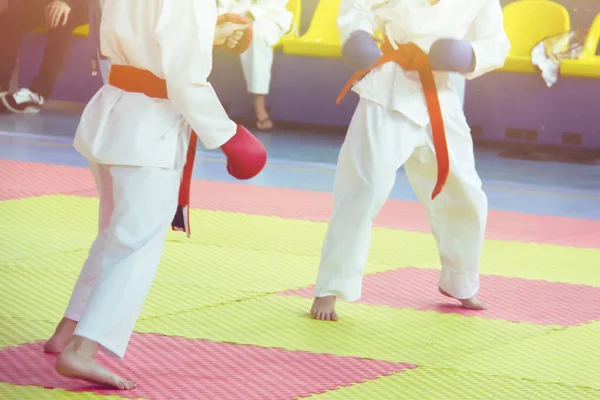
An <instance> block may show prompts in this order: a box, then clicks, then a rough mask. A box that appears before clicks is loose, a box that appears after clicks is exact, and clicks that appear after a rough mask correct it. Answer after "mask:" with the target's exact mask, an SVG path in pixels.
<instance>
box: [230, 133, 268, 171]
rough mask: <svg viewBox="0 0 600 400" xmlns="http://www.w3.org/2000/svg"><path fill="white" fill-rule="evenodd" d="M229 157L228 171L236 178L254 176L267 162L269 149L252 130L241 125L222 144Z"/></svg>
mask: <svg viewBox="0 0 600 400" xmlns="http://www.w3.org/2000/svg"><path fill="white" fill-rule="evenodd" d="M221 151H223V153H224V154H225V156H226V157H227V172H229V175H231V176H233V177H234V178H236V179H240V180H243V179H250V178H254V177H255V176H256V175H258V174H259V173H260V171H262V170H263V168H264V167H265V164H266V163H267V151H266V150H265V148H264V146H263V145H262V143H261V142H259V141H258V139H257V138H256V137H255V136H254V135H253V134H252V133H250V131H249V130H248V129H246V128H244V127H243V126H241V125H238V126H237V131H236V133H235V135H233V137H232V138H231V139H229V140H228V141H227V143H225V144H224V145H223V146H221Z"/></svg>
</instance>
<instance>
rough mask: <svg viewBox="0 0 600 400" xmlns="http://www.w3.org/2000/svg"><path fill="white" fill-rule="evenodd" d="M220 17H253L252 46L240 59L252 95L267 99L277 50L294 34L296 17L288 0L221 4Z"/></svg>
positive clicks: (224, 1)
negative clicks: (223, 15)
mask: <svg viewBox="0 0 600 400" xmlns="http://www.w3.org/2000/svg"><path fill="white" fill-rule="evenodd" d="M218 3H219V15H221V14H225V13H234V14H240V15H246V14H251V15H252V17H253V18H254V23H253V24H252V30H253V32H252V33H253V36H252V43H251V44H250V47H249V48H248V50H246V51H245V52H244V53H242V54H241V55H240V60H241V62H242V70H243V71H244V78H245V80H246V87H247V89H248V92H249V93H253V94H262V95H266V94H268V93H269V86H270V85H271V69H272V67H273V46H275V45H276V44H277V42H279V39H281V37H282V36H283V35H285V34H286V33H287V32H289V31H290V28H291V26H292V20H293V15H292V13H291V12H290V11H289V10H288V9H287V8H286V5H287V3H288V0H219V1H218Z"/></svg>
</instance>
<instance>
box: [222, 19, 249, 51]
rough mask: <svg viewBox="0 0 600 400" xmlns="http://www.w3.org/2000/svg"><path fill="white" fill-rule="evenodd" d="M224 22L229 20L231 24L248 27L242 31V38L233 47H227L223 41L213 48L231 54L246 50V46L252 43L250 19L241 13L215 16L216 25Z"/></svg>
mask: <svg viewBox="0 0 600 400" xmlns="http://www.w3.org/2000/svg"><path fill="white" fill-rule="evenodd" d="M226 22H231V23H233V24H240V25H248V26H249V27H248V29H246V30H245V31H244V36H242V38H241V39H240V41H239V42H238V44H237V45H236V46H235V47H234V48H229V47H227V44H226V43H224V44H221V45H218V46H215V49H219V50H225V51H228V52H230V53H233V54H242V53H243V52H245V51H246V50H248V47H250V43H252V21H251V20H249V19H248V18H246V17H244V16H242V15H239V14H232V13H226V14H222V15H219V16H218V17H217V25H221V24H224V23H226Z"/></svg>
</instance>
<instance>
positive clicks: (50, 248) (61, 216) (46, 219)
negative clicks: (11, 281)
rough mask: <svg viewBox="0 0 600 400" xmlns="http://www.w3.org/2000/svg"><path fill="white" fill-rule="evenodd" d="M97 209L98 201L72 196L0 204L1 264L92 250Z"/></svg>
mask: <svg viewBox="0 0 600 400" xmlns="http://www.w3.org/2000/svg"><path fill="white" fill-rule="evenodd" d="M97 208H98V202H97V200H95V199H85V198H80V197H73V196H43V197H34V198H29V199H21V200H10V201H3V202H0V249H1V251H0V262H2V261H7V260H12V259H19V258H26V257H32V256H36V255H47V254H52V253H57V252H59V251H68V250H77V249H87V248H89V247H90V245H91V244H92V241H93V240H94V237H95V233H96V227H97V223H98V222H97V218H98V216H97V212H98V211H97Z"/></svg>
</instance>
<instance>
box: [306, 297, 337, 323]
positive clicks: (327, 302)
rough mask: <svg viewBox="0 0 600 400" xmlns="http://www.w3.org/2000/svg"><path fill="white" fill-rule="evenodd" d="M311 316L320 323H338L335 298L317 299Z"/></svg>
mask: <svg viewBox="0 0 600 400" xmlns="http://www.w3.org/2000/svg"><path fill="white" fill-rule="evenodd" d="M310 315H311V316H312V317H313V318H314V319H318V320H319V321H337V320H338V319H339V317H338V315H337V313H336V312H335V296H325V297H315V301H314V302H313V305H312V308H311V310H310Z"/></svg>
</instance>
